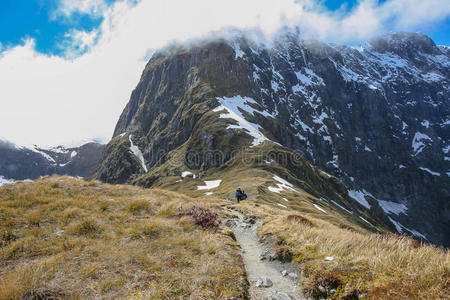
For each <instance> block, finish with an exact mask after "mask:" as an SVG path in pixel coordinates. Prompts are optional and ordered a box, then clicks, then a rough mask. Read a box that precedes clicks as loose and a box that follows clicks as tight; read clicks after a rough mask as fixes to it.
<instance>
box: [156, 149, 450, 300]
mask: <svg viewBox="0 0 450 300" xmlns="http://www.w3.org/2000/svg"><path fill="white" fill-rule="evenodd" d="M265 154H267V152H265V151H259V152H258V151H257V153H256V154H255V155H253V156H252V155H251V154H248V153H247V154H246V155H247V157H246V158H245V159H246V162H247V163H246V164H243V163H242V161H243V160H242V158H241V157H236V158H234V159H232V160H231V161H230V162H228V163H227V165H226V166H224V167H223V168H219V169H212V170H207V171H203V172H201V171H198V170H190V171H192V172H193V173H195V174H197V176H198V175H200V176H201V178H198V177H197V178H196V179H192V178H181V177H180V176H174V174H177V172H179V171H180V170H182V169H183V164H182V163H181V162H180V161H178V162H177V160H178V159H180V158H182V155H180V154H179V153H178V152H176V151H175V152H174V153H173V154H172V157H171V162H172V165H176V166H177V168H176V171H174V169H172V168H170V166H168V165H167V164H164V165H162V166H161V169H164V170H165V174H164V175H165V176H167V177H159V180H158V181H157V182H156V184H157V185H158V186H160V187H162V188H165V189H170V190H174V191H177V192H180V193H183V194H187V195H189V196H191V197H202V198H204V197H205V195H204V193H205V191H204V190H197V186H200V185H204V180H216V179H222V183H221V185H220V186H219V187H217V188H215V189H213V190H211V191H212V192H213V195H211V196H209V197H208V199H214V198H215V197H218V198H222V199H223V198H228V199H232V198H233V191H234V190H235V189H236V187H238V186H240V187H243V188H244V190H246V192H247V194H248V195H249V196H250V200H248V201H244V202H243V203H242V204H240V206H239V207H240V209H241V210H242V212H243V213H244V214H247V215H256V216H259V217H260V218H263V219H264V223H263V226H262V227H261V228H260V231H259V235H260V237H261V238H262V239H265V240H266V241H268V242H270V243H272V245H273V247H274V248H275V249H277V251H282V252H288V253H290V255H292V257H293V261H294V264H296V265H297V266H298V267H299V268H301V269H302V270H303V273H302V282H301V284H302V286H303V288H304V292H305V293H306V294H307V295H310V296H314V297H318V298H321V297H330V298H345V297H348V298H352V297H353V296H356V295H364V298H372V299H387V298H389V299H405V298H407V299H411V298H418V297H419V298H445V296H446V295H448V294H449V292H450V286H449V284H450V281H449V280H450V269H449V268H450V261H449V258H450V255H449V252H448V251H446V250H442V249H438V248H435V247H433V246H424V245H422V246H421V245H420V244H419V243H418V242H417V241H415V240H413V239H411V238H409V237H406V236H400V235H395V234H389V232H388V231H387V230H386V229H385V228H384V227H383V226H382V225H381V224H379V223H377V221H376V220H374V219H372V218H370V216H368V215H366V212H365V210H364V209H360V208H359V207H358V206H355V205H354V204H352V203H348V202H347V201H348V200H347V199H345V198H334V200H337V199H339V202H341V203H342V204H344V205H345V206H346V207H347V208H349V209H351V210H352V211H353V214H350V213H348V212H346V211H344V210H342V209H341V208H339V207H338V206H336V205H334V204H333V203H332V202H330V201H329V200H324V198H322V197H320V195H317V194H315V193H310V192H307V191H306V190H305V189H302V188H301V187H302V186H303V187H306V188H307V187H308V185H307V184H305V183H304V182H303V181H302V180H301V179H298V178H297V177H296V176H295V175H294V174H292V173H291V172H289V170H287V169H286V168H284V167H283V166H280V165H279V164H277V163H276V162H273V163H271V164H266V163H265V162H264V161H265V160H266V159H267V158H266V159H260V158H261V157H258V156H261V155H262V156H264V155H265ZM257 157H258V159H256V160H255V158H257ZM249 162H250V163H249ZM249 165H250V166H251V167H248V166H249ZM155 172H158V169H155ZM274 174H276V175H279V176H281V177H283V178H286V179H288V180H289V181H291V182H293V183H295V185H296V187H295V188H296V190H297V191H298V192H292V191H282V192H281V193H280V194H276V193H273V192H270V191H269V190H268V186H276V183H277V182H276V181H275V180H274V179H273V178H272V176H273V175H274ZM171 175H172V176H171ZM309 176H310V177H311V176H312V175H309ZM316 188H317V187H316ZM316 191H319V192H320V190H316ZM313 194H315V195H313ZM335 196H336V197H338V195H335ZM324 197H325V196H324ZM283 198H285V199H288V201H289V202H286V201H284V200H283ZM327 198H328V199H333V198H329V197H327ZM255 204H257V205H258V206H255ZM277 204H283V205H285V206H286V208H282V207H279V206H277ZM313 204H316V205H319V206H320V207H322V208H323V209H324V210H325V211H326V213H323V212H321V211H319V210H318V209H317V208H315V207H314V205H313ZM292 214H300V215H301V216H304V217H306V218H307V219H309V220H311V221H312V223H313V226H308V225H305V224H302V223H301V222H300V223H299V222H296V221H295V220H294V221H288V220H287V217H288V216H289V215H292ZM359 216H362V217H364V218H365V219H367V220H370V222H372V223H373V224H375V226H370V225H368V224H367V223H366V222H364V221H363V220H361V219H360V218H359ZM266 238H267V239H266ZM326 256H332V257H334V258H335V261H334V262H327V261H324V258H325V257H326ZM319 286H322V287H323V288H321V289H319ZM324 290H325V291H324ZM334 290H335V291H334ZM330 291H331V292H330Z"/></svg>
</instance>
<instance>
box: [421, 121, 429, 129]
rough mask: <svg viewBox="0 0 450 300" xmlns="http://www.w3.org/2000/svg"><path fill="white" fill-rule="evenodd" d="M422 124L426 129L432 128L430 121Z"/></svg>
mask: <svg viewBox="0 0 450 300" xmlns="http://www.w3.org/2000/svg"><path fill="white" fill-rule="evenodd" d="M420 124H421V125H422V126H423V127H425V128H428V127H430V121H428V120H423V121H422V122H421V123H420Z"/></svg>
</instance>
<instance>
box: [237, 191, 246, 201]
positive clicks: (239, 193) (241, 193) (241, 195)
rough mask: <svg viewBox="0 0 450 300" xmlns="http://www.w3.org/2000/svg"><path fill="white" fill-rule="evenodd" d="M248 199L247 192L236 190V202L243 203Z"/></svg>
mask: <svg viewBox="0 0 450 300" xmlns="http://www.w3.org/2000/svg"><path fill="white" fill-rule="evenodd" d="M245 199H247V195H246V194H245V192H244V191H243V190H241V188H238V189H237V190H236V200H237V203H239V202H241V201H242V200H245Z"/></svg>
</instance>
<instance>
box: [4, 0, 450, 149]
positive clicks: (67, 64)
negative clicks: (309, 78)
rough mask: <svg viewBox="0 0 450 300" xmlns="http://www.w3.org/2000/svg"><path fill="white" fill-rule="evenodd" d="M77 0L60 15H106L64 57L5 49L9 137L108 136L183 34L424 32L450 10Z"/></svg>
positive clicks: (402, 0)
mask: <svg viewBox="0 0 450 300" xmlns="http://www.w3.org/2000/svg"><path fill="white" fill-rule="evenodd" d="M75 2H77V3H75ZM75 2H74V1H65V0H62V1H59V2H58V7H57V9H56V10H55V12H54V14H53V16H54V18H55V20H57V19H58V18H65V19H70V18H71V16H73V15H74V14H90V15H93V16H95V17H99V18H100V17H101V18H102V20H103V21H102V23H101V25H100V27H99V28H96V29H94V30H92V31H90V32H85V31H77V30H72V31H70V32H68V33H67V36H66V38H67V41H66V42H64V43H62V44H61V45H60V46H61V47H63V48H65V51H64V53H65V56H64V57H58V56H52V55H46V54H42V53H38V52H36V50H35V47H34V43H33V40H32V39H27V40H25V41H24V43H23V44H22V45H18V46H15V47H9V48H8V49H5V48H3V50H2V49H1V48H0V51H3V52H2V53H1V55H0V82H1V85H2V86H1V88H0V99H1V100H0V101H1V102H0V105H1V109H0V136H2V137H4V138H6V139H8V140H12V141H15V142H18V143H27V144H28V143H37V144H43V145H55V144H67V143H72V142H73V141H77V140H81V139H84V138H92V137H101V138H103V139H104V140H106V141H107V140H108V139H109V138H110V136H111V134H112V131H113V129H114V124H115V122H116V121H117V119H118V117H119V114H120V112H121V111H122V109H123V107H124V106H125V104H126V102H127V101H128V98H129V95H130V93H131V91H132V89H133V88H134V86H135V85H136V83H137V82H138V79H139V76H140V74H141V72H142V69H143V67H144V65H145V63H146V59H148V54H149V53H151V51H152V50H151V49H157V48H160V47H163V46H164V45H166V44H167V43H169V42H171V41H174V40H178V41H186V40H189V39H193V38H196V37H202V36H205V35H207V34H208V33H209V32H211V31H218V30H221V28H224V27H230V26H232V27H236V28H239V29H243V30H246V29H257V30H259V31H261V32H262V33H263V34H264V35H265V36H268V37H270V36H271V35H273V34H274V33H276V32H277V31H278V30H279V29H280V28H282V27H283V26H287V27H290V28H293V27H299V28H300V30H301V34H302V35H304V36H305V38H308V37H315V38H319V39H322V40H325V41H331V42H338V43H357V42H359V41H362V40H365V39H368V38H370V37H372V36H374V35H377V34H380V33H384V32H387V31H395V30H402V31H417V30H422V31H423V29H426V28H429V27H431V26H436V24H439V22H443V21H444V20H446V19H447V18H448V17H449V16H450V4H446V2H445V1H441V0H427V1H419V0H390V1H389V0H388V1H385V2H383V3H379V2H378V1H374V0H365V1H360V2H359V3H358V4H357V5H356V6H354V7H353V8H351V9H350V10H344V9H338V10H334V11H331V10H328V9H327V8H326V7H325V6H324V5H323V4H321V3H322V2H315V1H312V0H297V1H294V0H277V1H273V0H247V1H238V0H228V1H212V0H192V1H183V0H171V1H170V0H142V1H137V2H136V1H118V2H115V3H113V4H108V3H107V2H106V1H104V0H83V1H75Z"/></svg>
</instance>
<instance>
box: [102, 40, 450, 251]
mask: <svg viewBox="0 0 450 300" xmlns="http://www.w3.org/2000/svg"><path fill="white" fill-rule="evenodd" d="M368 44H369V45H370V46H369V47H366V48H364V47H363V48H352V47H348V46H339V45H331V44H326V43H323V42H320V41H314V40H302V39H301V38H300V37H299V36H298V35H297V36H296V35H286V36H284V37H283V36H282V37H279V38H278V39H277V40H276V41H275V42H274V43H272V44H270V45H269V44H261V43H258V41H255V40H252V39H251V38H247V37H243V36H235V37H233V38H229V39H227V38H217V39H208V40H204V41H199V42H198V43H191V44H189V45H175V46H172V47H170V48H168V49H164V51H160V52H158V53H157V54H155V55H154V56H153V57H152V58H151V59H150V61H149V62H148V64H147V66H146V67H145V70H144V72H143V74H142V77H141V80H140V82H139V84H138V85H137V87H136V89H135V90H134V91H133V93H132V95H131V98H130V101H129V103H128V104H127V106H126V107H125V109H124V111H123V113H122V115H121V117H120V119H119V121H118V123H117V125H116V129H115V133H114V138H113V140H112V141H111V142H110V143H109V144H108V146H107V147H106V150H105V154H104V157H103V160H102V164H101V166H100V168H99V169H98V170H97V177H98V178H100V179H102V180H104V181H108V182H119V183H122V182H136V183H139V184H142V185H145V186H151V185H154V184H158V182H161V180H160V178H163V177H164V176H173V174H177V172H181V171H183V170H182V168H183V167H184V168H188V169H194V170H200V172H207V171H208V170H213V171H210V172H214V170H217V169H216V168H219V169H220V168H222V169H223V168H225V169H226V163H227V162H228V161H230V160H231V159H232V158H233V157H235V156H236V153H241V152H247V151H250V150H252V149H256V148H258V147H260V146H259V145H260V144H261V141H268V143H269V144H270V145H272V146H273V147H275V146H274V145H281V146H284V147H287V148H288V149H291V151H294V152H295V153H300V154H302V155H303V157H304V158H305V159H307V160H308V161H309V163H310V164H312V165H314V166H315V167H316V168H318V169H321V170H324V171H325V172H327V173H328V174H332V175H334V176H336V177H335V178H337V180H338V181H339V182H343V183H345V185H346V187H347V190H348V195H349V196H350V197H351V198H352V199H355V200H353V201H355V203H359V204H357V205H362V207H365V209H368V210H370V211H371V213H372V214H373V215H374V216H378V217H379V218H381V219H384V220H385V222H386V224H387V226H390V228H392V230H396V231H398V232H408V233H410V234H414V235H416V236H418V237H420V238H422V239H426V240H432V241H435V242H437V243H445V242H446V241H447V239H446V235H448V229H447V228H450V224H449V219H450V209H448V204H447V202H446V201H445V200H443V199H449V197H450V188H449V186H448V177H449V176H450V163H449V159H448V148H449V147H450V146H449V145H450V140H449V139H450V136H449V134H448V132H449V131H448V126H449V124H450V123H449V120H448V115H449V114H450V106H449V103H448V101H447V100H448V99H449V97H450V90H449V88H448V86H449V81H450V61H449V58H448V56H446V55H444V54H443V52H442V51H441V50H440V48H438V47H436V46H435V44H434V42H433V41H432V40H431V39H429V38H428V37H426V36H424V35H421V34H416V33H412V34H410V33H396V34H388V35H386V36H382V37H379V38H375V39H373V40H371V41H370V42H369V43H368ZM130 140H131V141H130ZM131 142H132V143H133V144H131ZM272 146H271V147H272ZM131 147H132V148H133V149H131ZM134 147H137V148H138V149H139V151H137V150H136V148H134ZM255 147H256V148H255ZM135 153H141V154H139V155H136V154H135ZM214 153H216V154H217V153H218V154H220V155H219V156H217V155H215V154H214ZM192 157H194V158H195V159H192ZM175 158H176V159H175ZM172 160H175V161H177V166H176V167H174V166H171V167H168V166H167V164H168V163H169V162H170V161H172ZM302 166H303V167H302V168H297V167H296V168H291V169H290V172H294V173H292V174H293V175H292V176H299V178H303V179H302V180H305V181H306V182H309V183H310V184H312V183H313V181H311V180H312V179H311V178H318V177H320V176H319V175H317V174H316V175H317V177H315V176H316V175H314V176H313V175H311V174H312V173H314V172H316V171H307V172H306V171H305V169H303V168H306V166H307V164H306V163H305V164H303V165H302ZM222 169H220V170H222ZM147 170H148V171H147ZM311 172H312V173H311ZM294 174H296V175H294ZM307 174H309V175H308V176H307ZM304 176H307V177H308V178H309V179H307V178H306V177H304ZM314 182H315V183H314V185H312V186H315V185H316V184H318V182H319V181H314ZM327 184H330V183H327ZM339 190H340V192H339V193H338V194H339V195H342V192H343V191H344V194H345V188H343V189H342V188H339ZM328 195H332V193H331V194H328ZM443 207H447V208H444V209H442V208H443ZM430 220H436V221H430ZM438 220H439V221H438Z"/></svg>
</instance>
